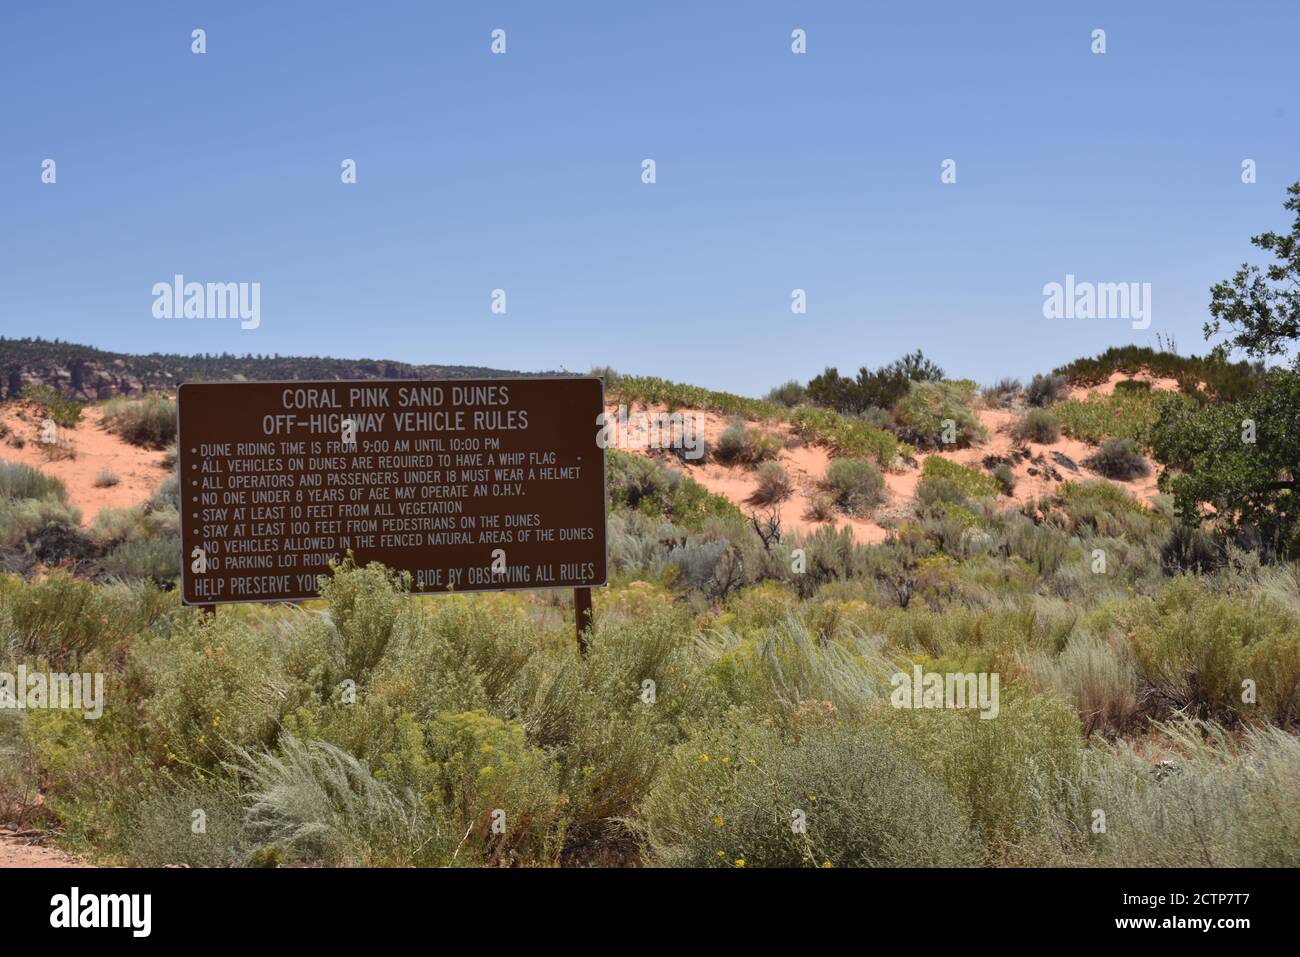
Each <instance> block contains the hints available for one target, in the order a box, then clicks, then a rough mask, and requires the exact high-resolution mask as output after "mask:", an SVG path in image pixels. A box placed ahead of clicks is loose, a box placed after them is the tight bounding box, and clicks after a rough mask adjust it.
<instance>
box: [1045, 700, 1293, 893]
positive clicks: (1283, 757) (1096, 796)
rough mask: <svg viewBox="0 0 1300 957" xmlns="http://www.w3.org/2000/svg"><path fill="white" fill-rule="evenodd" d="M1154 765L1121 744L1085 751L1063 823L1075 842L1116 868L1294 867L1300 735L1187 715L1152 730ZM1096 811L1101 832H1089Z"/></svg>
mask: <svg viewBox="0 0 1300 957" xmlns="http://www.w3.org/2000/svg"><path fill="white" fill-rule="evenodd" d="M1159 730H1160V731H1162V732H1163V733H1164V734H1165V735H1166V736H1168V738H1169V739H1170V740H1171V745H1172V748H1171V751H1170V753H1169V755H1168V757H1166V758H1164V759H1163V760H1161V761H1159V762H1157V763H1154V764H1153V762H1152V758H1151V756H1150V755H1149V754H1147V753H1139V752H1138V751H1137V750H1136V749H1135V748H1134V747H1133V746H1132V745H1130V744H1128V743H1123V742H1121V743H1118V744H1116V745H1114V746H1111V747H1109V748H1091V749H1089V751H1088V753H1087V755H1086V765H1085V772H1084V775H1083V785H1082V787H1081V788H1080V793H1079V797H1078V799H1077V800H1076V802H1075V807H1074V810H1073V813H1072V814H1071V815H1070V816H1069V817H1070V818H1071V820H1070V821H1069V824H1067V825H1065V826H1066V827H1069V826H1072V827H1073V829H1074V832H1075V834H1076V838H1075V842H1074V843H1075V845H1076V846H1077V847H1079V848H1080V849H1081V850H1082V851H1083V852H1085V853H1090V854H1091V855H1092V856H1093V859H1094V860H1095V861H1096V862H1097V863H1100V864H1105V865H1108V866H1119V867H1296V866H1300V844H1298V843H1297V842H1296V840H1295V835H1296V834H1297V833H1298V832H1300V740H1298V739H1297V738H1296V737H1295V736H1294V735H1291V734H1288V733H1286V732H1285V731H1282V730H1280V729H1277V728H1249V729H1247V730H1246V731H1245V732H1244V734H1243V735H1242V736H1241V738H1240V739H1239V740H1234V737H1233V736H1232V735H1230V734H1228V733H1227V732H1226V731H1225V730H1224V729H1222V728H1220V727H1218V726H1216V725H1213V724H1204V723H1200V722H1193V721H1180V722H1178V723H1177V724H1173V725H1163V726H1161V727H1160V728H1159ZM1095 808H1103V809H1105V811H1106V833H1104V834H1094V833H1092V830H1091V822H1092V820H1093V810H1094V809H1095Z"/></svg>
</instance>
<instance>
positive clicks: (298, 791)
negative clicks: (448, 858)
mask: <svg viewBox="0 0 1300 957" xmlns="http://www.w3.org/2000/svg"><path fill="white" fill-rule="evenodd" d="M239 761H240V766H239V771H240V774H242V775H243V776H244V777H245V778H246V779H247V780H248V790H247V793H246V796H245V801H246V808H247V824H248V832H249V837H250V839H251V840H252V841H254V842H255V843H256V845H257V847H258V851H257V852H256V853H260V854H261V855H267V854H268V852H270V853H274V854H276V855H277V856H281V857H282V858H283V859H284V860H287V861H291V862H305V863H324V864H351V865H354V866H355V865H375V864H390V865H391V864H406V865H411V864H416V863H423V862H424V861H423V860H422V859H421V857H420V855H419V850H418V849H420V848H421V847H422V846H423V847H426V848H429V847H434V848H437V849H438V850H441V849H442V848H441V847H440V846H439V843H438V842H437V841H436V835H437V826H436V823H435V822H431V821H429V820H428V819H427V816H426V814H425V811H424V808H423V807H422V806H421V805H420V802H419V801H418V800H417V799H416V798H415V797H414V796H413V795H411V794H410V793H409V792H404V791H402V790H401V789H399V788H396V787H393V786H392V785H389V784H387V783H385V782H383V781H381V780H379V779H378V778H376V777H375V776H374V774H372V773H371V771H370V769H369V768H368V767H366V765H365V764H364V763H363V762H361V761H359V760H357V759H356V758H355V757H353V756H352V755H350V754H348V753H347V752H345V751H342V750H340V749H339V748H336V747H334V746H333V745H331V744H328V743H327V742H324V741H300V740H298V739H297V738H295V737H292V736H290V735H286V736H285V737H284V739H283V740H282V741H281V744H280V748H279V750H278V751H276V752H271V751H269V750H261V751H252V750H241V752H240V754H239ZM430 856H431V857H432V856H434V855H432V854H431V855H430ZM426 860H427V859H426Z"/></svg>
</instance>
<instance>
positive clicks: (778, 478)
mask: <svg viewBox="0 0 1300 957" xmlns="http://www.w3.org/2000/svg"><path fill="white" fill-rule="evenodd" d="M755 478H756V479H757V480H758V488H757V489H755V490H754V494H753V496H751V501H752V502H753V503H754V504H756V505H771V504H774V503H777V502H784V501H785V500H786V499H788V498H789V497H790V496H791V495H793V494H794V484H793V483H792V482H791V481H790V476H789V475H787V474H786V471H785V469H783V468H782V467H781V465H780V463H778V462H764V463H763V464H762V465H760V466H759V467H758V471H757V472H756V473H755Z"/></svg>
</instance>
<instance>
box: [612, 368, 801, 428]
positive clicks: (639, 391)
mask: <svg viewBox="0 0 1300 957" xmlns="http://www.w3.org/2000/svg"><path fill="white" fill-rule="evenodd" d="M594 374H597V375H601V376H603V377H604V379H605V391H606V396H607V397H617V398H619V399H622V400H623V401H624V402H626V403H627V404H628V405H629V406H631V405H636V404H640V405H643V406H656V405H658V406H664V407H666V408H668V409H669V410H673V409H682V408H687V409H701V410H703V411H705V412H716V413H718V414H719V415H738V416H743V417H744V418H747V419H760V420H771V419H779V418H781V416H782V415H783V414H784V413H785V407H784V406H782V405H779V404H777V403H775V402H768V401H764V400H762V399H749V398H746V397H745V396H741V395H733V394H732V393H730V392H714V391H712V390H710V389H704V388H701V387H700V386H695V385H684V384H682V383H680V382H669V381H668V380H667V379H660V378H658V377H656V376H630V375H622V374H620V373H618V372H615V371H614V370H613V369H608V368H606V369H599V370H594Z"/></svg>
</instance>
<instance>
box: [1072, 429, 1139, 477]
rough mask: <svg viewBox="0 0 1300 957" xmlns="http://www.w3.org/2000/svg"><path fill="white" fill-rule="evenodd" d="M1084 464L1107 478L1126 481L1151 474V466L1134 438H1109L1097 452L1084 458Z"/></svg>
mask: <svg viewBox="0 0 1300 957" xmlns="http://www.w3.org/2000/svg"><path fill="white" fill-rule="evenodd" d="M1083 465H1084V467H1086V468H1090V469H1092V470H1093V471H1094V472H1097V473H1099V474H1101V475H1104V476H1106V478H1110V479H1118V480H1120V481H1124V482H1127V481H1131V480H1132V479H1135V478H1141V477H1142V476H1144V475H1150V474H1151V466H1149V465H1147V460H1146V459H1145V458H1143V456H1142V452H1141V450H1140V449H1139V448H1138V447H1137V443H1135V442H1134V441H1133V440H1132V439H1107V440H1106V441H1105V442H1103V443H1102V446H1101V448H1100V449H1098V450H1097V451H1096V453H1094V454H1093V455H1090V456H1089V457H1088V458H1086V459H1084V460H1083Z"/></svg>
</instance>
